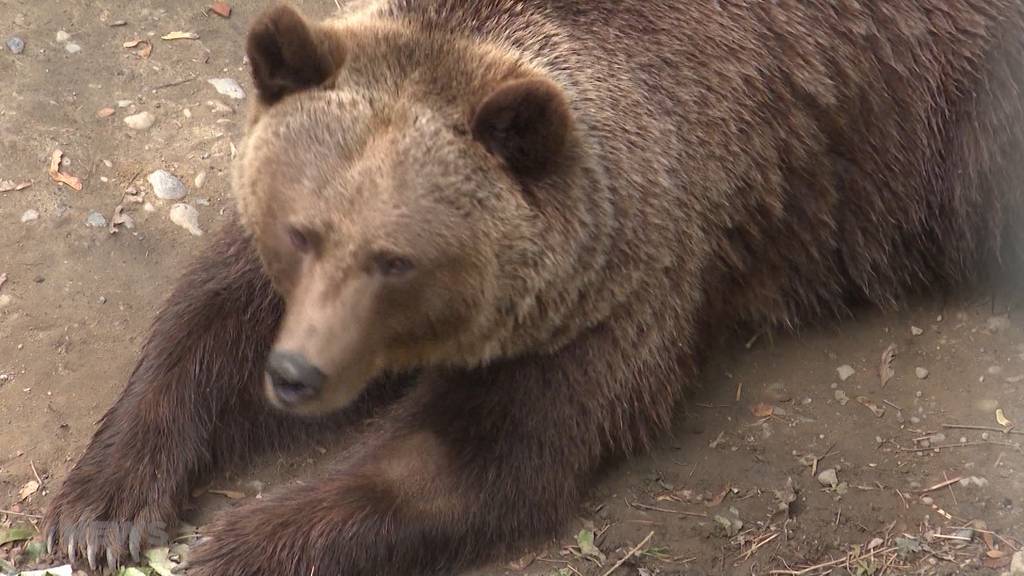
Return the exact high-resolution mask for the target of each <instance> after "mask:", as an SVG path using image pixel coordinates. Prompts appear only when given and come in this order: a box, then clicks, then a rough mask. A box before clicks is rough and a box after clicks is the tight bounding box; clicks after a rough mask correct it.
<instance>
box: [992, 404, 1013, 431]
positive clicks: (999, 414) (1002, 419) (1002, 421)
mask: <svg viewBox="0 0 1024 576" xmlns="http://www.w3.org/2000/svg"><path fill="white" fill-rule="evenodd" d="M996 422H999V425H1000V426H1002V427H1004V428H1009V427H1011V426H1013V422H1011V421H1010V419H1009V418H1007V417H1006V414H1003V409H1002V408H996Z"/></svg>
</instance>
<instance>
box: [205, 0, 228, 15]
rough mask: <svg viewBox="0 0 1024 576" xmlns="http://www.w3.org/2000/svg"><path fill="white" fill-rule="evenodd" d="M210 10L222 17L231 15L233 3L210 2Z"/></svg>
mask: <svg viewBox="0 0 1024 576" xmlns="http://www.w3.org/2000/svg"><path fill="white" fill-rule="evenodd" d="M210 11H211V12H213V13H214V14H216V15H217V16H220V17H222V18H228V17H230V16H231V4H228V3H227V2H214V3H213V4H210Z"/></svg>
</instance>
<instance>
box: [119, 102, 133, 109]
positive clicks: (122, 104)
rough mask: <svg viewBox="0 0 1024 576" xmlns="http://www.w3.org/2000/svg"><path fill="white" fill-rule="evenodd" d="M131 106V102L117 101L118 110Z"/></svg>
mask: <svg viewBox="0 0 1024 576" xmlns="http://www.w3.org/2000/svg"><path fill="white" fill-rule="evenodd" d="M131 105H132V101H131V100H118V101H117V107H118V108H127V107H129V106H131Z"/></svg>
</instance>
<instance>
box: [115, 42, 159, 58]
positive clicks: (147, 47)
mask: <svg viewBox="0 0 1024 576" xmlns="http://www.w3.org/2000/svg"><path fill="white" fill-rule="evenodd" d="M122 46H124V47H125V48H135V47H137V46H141V48H139V49H138V50H135V51H134V52H132V54H135V55H136V56H138V57H139V58H143V59H145V58H149V55H150V54H152V53H153V43H152V42H150V41H149V40H146V39H144V38H142V39H136V40H129V41H127V42H125V43H124V44H122Z"/></svg>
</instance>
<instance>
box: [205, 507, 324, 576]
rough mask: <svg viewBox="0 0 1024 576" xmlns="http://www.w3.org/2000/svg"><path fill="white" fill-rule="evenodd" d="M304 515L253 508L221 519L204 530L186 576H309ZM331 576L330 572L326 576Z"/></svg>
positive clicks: (308, 556) (227, 513)
mask: <svg viewBox="0 0 1024 576" xmlns="http://www.w3.org/2000/svg"><path fill="white" fill-rule="evenodd" d="M301 517H302V512H301V511H299V510H291V511H290V512H289V511H286V510H283V509H280V508H279V507H278V506H275V505H274V504H265V503H259V504H251V505H248V506H244V507H242V508H239V509H237V510H233V511H230V512H225V513H223V514H221V515H220V516H219V517H218V518H217V519H216V520H215V521H214V522H213V523H212V524H210V525H209V526H206V527H204V528H203V529H202V532H203V538H202V540H200V541H199V543H198V544H196V545H195V546H194V547H193V548H192V550H191V551H190V552H189V558H188V565H187V570H186V573H187V575H188V576H257V575H258V576H276V575H281V576H284V575H286V574H289V575H290V574H309V571H310V568H306V566H307V564H309V563H310V560H311V558H310V553H311V550H309V549H307V547H306V546H305V542H306V536H307V534H308V533H309V530H310V526H304V525H303V522H301V520H300V519H301ZM326 573H330V571H328V572H326Z"/></svg>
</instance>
